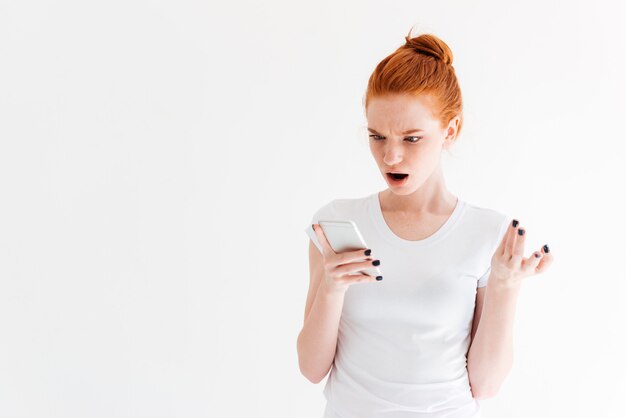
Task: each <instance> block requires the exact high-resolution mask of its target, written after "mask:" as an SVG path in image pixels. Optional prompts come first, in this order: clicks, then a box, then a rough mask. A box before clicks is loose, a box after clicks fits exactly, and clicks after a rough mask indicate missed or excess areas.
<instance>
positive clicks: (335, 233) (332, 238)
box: [317, 220, 383, 277]
mask: <svg viewBox="0 0 626 418" xmlns="http://www.w3.org/2000/svg"><path fill="white" fill-rule="evenodd" d="M317 223H318V225H319V226H321V227H322V230H323V231H324V235H326V239H327V240H328V242H329V243H330V246H331V247H332V249H333V250H334V251H335V252H336V253H341V252H344V251H356V250H365V249H366V248H368V247H367V244H366V243H365V240H364V239H363V235H361V233H360V232H359V228H357V226H356V224H355V223H354V221H324V220H320V221H318V222H317ZM359 273H363V274H367V275H369V276H372V277H376V276H382V275H383V274H382V272H381V271H380V268H378V266H371V267H369V268H367V269H365V270H359ZM352 274H354V273H352Z"/></svg>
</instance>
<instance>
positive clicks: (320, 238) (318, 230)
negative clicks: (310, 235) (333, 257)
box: [313, 224, 337, 255]
mask: <svg viewBox="0 0 626 418" xmlns="http://www.w3.org/2000/svg"><path fill="white" fill-rule="evenodd" d="M313 229H314V230H315V235H317V239H318V241H319V242H320V245H321V246H322V249H323V250H324V251H323V252H324V255H330V254H337V253H336V252H335V250H333V247H331V246H330V243H329V242H328V239H326V234H324V231H323V229H322V227H321V226H320V225H319V224H313Z"/></svg>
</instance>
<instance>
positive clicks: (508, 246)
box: [502, 219, 519, 260]
mask: <svg viewBox="0 0 626 418" xmlns="http://www.w3.org/2000/svg"><path fill="white" fill-rule="evenodd" d="M518 226H519V221H518V220H517V219H513V221H512V222H511V224H510V226H509V231H508V232H507V234H506V243H505V244H504V252H503V253H502V254H503V255H505V256H507V260H508V259H509V258H510V257H511V254H513V245H515V236H516V235H517V227H518Z"/></svg>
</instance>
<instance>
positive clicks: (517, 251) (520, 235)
mask: <svg viewBox="0 0 626 418" xmlns="http://www.w3.org/2000/svg"><path fill="white" fill-rule="evenodd" d="M525 242H526V228H522V227H519V228H517V234H516V240H515V244H513V252H512V253H511V259H512V260H513V262H514V263H515V264H516V265H517V264H519V263H521V262H522V258H523V257H524V243H525Z"/></svg>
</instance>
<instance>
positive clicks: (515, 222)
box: [513, 219, 519, 228]
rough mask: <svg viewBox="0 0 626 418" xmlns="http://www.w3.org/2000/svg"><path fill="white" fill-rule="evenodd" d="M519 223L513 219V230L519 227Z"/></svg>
mask: <svg viewBox="0 0 626 418" xmlns="http://www.w3.org/2000/svg"><path fill="white" fill-rule="evenodd" d="M518 223H519V222H517V219H513V228H515V227H516V226H517V224H518Z"/></svg>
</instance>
